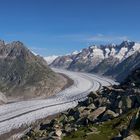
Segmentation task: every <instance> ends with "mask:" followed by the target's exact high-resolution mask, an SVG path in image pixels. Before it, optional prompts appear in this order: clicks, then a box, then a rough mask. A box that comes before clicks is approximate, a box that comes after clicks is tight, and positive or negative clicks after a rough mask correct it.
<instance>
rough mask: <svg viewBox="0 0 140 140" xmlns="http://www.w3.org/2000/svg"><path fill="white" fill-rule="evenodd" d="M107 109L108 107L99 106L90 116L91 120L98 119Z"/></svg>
mask: <svg viewBox="0 0 140 140" xmlns="http://www.w3.org/2000/svg"><path fill="white" fill-rule="evenodd" d="M105 110H106V107H99V108H97V109H96V110H95V111H93V112H91V113H90V115H89V116H88V118H89V120H90V121H94V120H96V119H97V118H98V117H99V116H100V115H102V114H103V113H104V112H105Z"/></svg>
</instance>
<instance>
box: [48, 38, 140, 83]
mask: <svg viewBox="0 0 140 140" xmlns="http://www.w3.org/2000/svg"><path fill="white" fill-rule="evenodd" d="M136 52H138V53H139V52H140V44H139V43H136V42H133V41H123V42H122V43H121V44H119V45H114V44H108V45H99V46H97V45H91V46H89V47H88V48H84V49H82V50H81V51H80V52H79V53H77V54H74V55H73V54H71V55H66V56H60V57H57V58H56V59H55V60H54V61H53V62H52V63H51V64H50V66H52V67H57V68H65V69H68V70H73V71H84V72H91V73H94V72H95V73H99V74H104V75H107V76H112V77H113V78H116V79H117V80H119V81H121V80H123V79H124V78H125V77H126V76H122V75H121V76H122V77H123V78H122V79H121V78H119V76H118V75H117V76H116V75H114V73H113V70H114V69H115V68H116V69H118V68H117V66H120V65H119V64H121V63H122V64H124V62H126V63H131V62H130V61H131V60H129V59H130V58H129V57H131V56H133V55H134V57H135V53H136ZM135 63H138V61H137V62H135ZM135 65H138V64H135ZM135 65H134V66H135ZM133 70H134V69H133ZM128 71H129V72H130V71H132V70H131V68H130V67H129V69H128Z"/></svg>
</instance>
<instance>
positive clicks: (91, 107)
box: [87, 103, 96, 110]
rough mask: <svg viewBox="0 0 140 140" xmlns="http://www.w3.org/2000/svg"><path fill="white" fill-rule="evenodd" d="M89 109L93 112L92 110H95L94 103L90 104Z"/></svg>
mask: <svg viewBox="0 0 140 140" xmlns="http://www.w3.org/2000/svg"><path fill="white" fill-rule="evenodd" d="M87 108H88V109H89V110H92V109H95V108H96V106H95V105H94V104H93V103H92V104H90V105H89V106H87Z"/></svg>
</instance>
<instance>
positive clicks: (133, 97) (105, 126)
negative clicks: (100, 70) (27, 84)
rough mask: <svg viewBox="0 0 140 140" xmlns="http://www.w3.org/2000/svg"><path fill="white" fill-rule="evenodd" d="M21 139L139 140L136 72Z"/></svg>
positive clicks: (139, 73)
mask: <svg viewBox="0 0 140 140" xmlns="http://www.w3.org/2000/svg"><path fill="white" fill-rule="evenodd" d="M21 139H22V140H27V139H30V140H34V139H38V140H50V139H58V140H60V139H62V140H85V139H86V140H92V139H94V140H99V139H100V140H116V139H117V140H118V139H119V140H139V139H140V69H137V70H135V71H133V73H132V74H131V75H129V76H128V77H127V78H126V79H125V81H124V82H123V83H121V84H120V85H113V86H110V87H104V88H103V89H102V90H101V91H98V92H96V93H93V92H91V93H90V94H89V96H88V98H87V99H86V100H84V101H82V102H80V103H79V105H78V106H77V107H75V108H73V109H69V110H67V111H65V112H63V113H61V114H58V115H57V116H56V117H55V118H54V119H51V120H46V121H45V120H43V121H42V123H40V124H39V125H38V126H37V127H36V126H35V127H34V126H32V128H31V129H30V131H28V132H27V133H26V135H25V136H23V137H22V138H21Z"/></svg>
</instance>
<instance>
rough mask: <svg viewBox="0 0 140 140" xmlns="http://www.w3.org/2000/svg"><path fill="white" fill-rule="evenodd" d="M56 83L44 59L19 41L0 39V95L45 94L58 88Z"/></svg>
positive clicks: (31, 95) (56, 77)
mask: <svg viewBox="0 0 140 140" xmlns="http://www.w3.org/2000/svg"><path fill="white" fill-rule="evenodd" d="M60 83H61V82H60V77H59V76H58V75H57V74H56V73H54V72H53V71H52V70H51V69H50V68H49V67H48V65H47V63H46V61H45V60H44V59H43V58H42V57H40V56H36V55H34V54H33V53H32V52H31V51H30V50H29V49H27V48H26V47H25V46H24V44H23V43H22V42H19V41H14V42H12V43H9V44H6V43H5V42H4V41H0V93H1V94H0V99H1V98H3V97H5V96H6V97H7V98H22V99H26V98H27V99H29V98H33V97H38V96H49V95H52V94H53V93H54V92H55V90H58V89H60V88H61V86H62V85H61V84H60Z"/></svg>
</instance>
